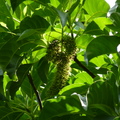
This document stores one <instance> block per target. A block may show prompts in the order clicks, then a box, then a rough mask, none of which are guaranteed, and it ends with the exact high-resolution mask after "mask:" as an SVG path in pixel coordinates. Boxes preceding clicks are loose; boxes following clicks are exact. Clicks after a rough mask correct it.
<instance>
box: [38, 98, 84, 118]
mask: <svg viewBox="0 0 120 120" xmlns="http://www.w3.org/2000/svg"><path fill="white" fill-rule="evenodd" d="M84 112H85V111H84V110H83V108H82V106H81V105H80V102H79V100H76V99H75V98H74V97H72V96H71V97H65V96H61V97H58V98H57V99H49V100H47V101H46V103H45V105H44V107H43V109H42V111H41V113H40V118H39V119H44V120H48V119H50V118H52V117H55V116H63V115H67V114H75V113H76V114H77V113H84Z"/></svg>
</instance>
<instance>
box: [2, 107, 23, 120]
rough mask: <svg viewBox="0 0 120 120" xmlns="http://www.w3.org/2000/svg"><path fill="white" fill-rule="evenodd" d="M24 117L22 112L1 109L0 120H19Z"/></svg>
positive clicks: (5, 108)
mask: <svg viewBox="0 0 120 120" xmlns="http://www.w3.org/2000/svg"><path fill="white" fill-rule="evenodd" d="M22 115H23V113H22V112H19V111H17V110H11V109H9V108H7V107H4V106H1V107H0V120H18V119H19V118H20V117H21V116H22Z"/></svg>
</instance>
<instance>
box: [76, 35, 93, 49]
mask: <svg viewBox="0 0 120 120" xmlns="http://www.w3.org/2000/svg"><path fill="white" fill-rule="evenodd" d="M92 39H93V37H92V36H91V35H88V34H83V35H81V36H80V37H77V38H76V40H75V42H76V45H77V47H78V48H83V49H85V48H86V47H87V45H88V44H89V43H90V42H91V41H92Z"/></svg>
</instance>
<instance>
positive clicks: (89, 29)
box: [84, 21, 105, 35]
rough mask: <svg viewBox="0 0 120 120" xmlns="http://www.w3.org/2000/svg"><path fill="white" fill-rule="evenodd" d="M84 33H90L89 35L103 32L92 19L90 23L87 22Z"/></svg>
mask: <svg viewBox="0 0 120 120" xmlns="http://www.w3.org/2000/svg"><path fill="white" fill-rule="evenodd" d="M84 33H85V34H91V35H101V34H105V33H104V32H103V31H102V30H101V29H100V28H99V26H98V25H97V24H96V23H95V22H94V21H92V22H91V23H90V24H88V26H87V27H86V29H85V31H84Z"/></svg>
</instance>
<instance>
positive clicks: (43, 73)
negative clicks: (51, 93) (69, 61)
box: [37, 57, 50, 83]
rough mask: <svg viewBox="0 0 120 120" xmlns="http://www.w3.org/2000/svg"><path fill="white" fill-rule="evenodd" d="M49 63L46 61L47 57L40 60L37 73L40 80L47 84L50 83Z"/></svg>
mask: <svg viewBox="0 0 120 120" xmlns="http://www.w3.org/2000/svg"><path fill="white" fill-rule="evenodd" d="M49 65H50V64H49V62H48V60H47V59H46V57H43V58H42V59H40V61H39V63H38V67H37V73H38V75H39V77H40V79H41V80H42V81H43V83H47V82H48V77H47V76H48V71H49Z"/></svg>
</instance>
